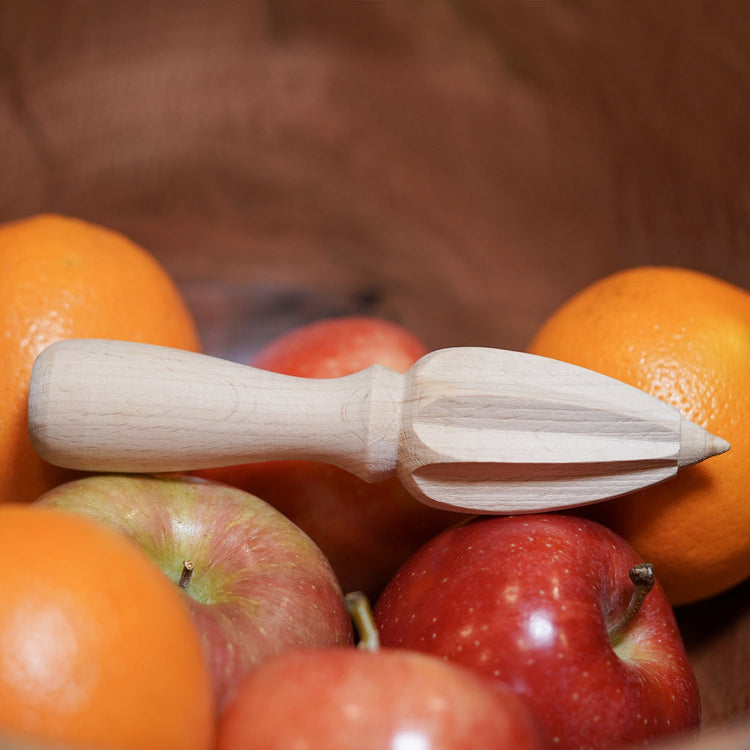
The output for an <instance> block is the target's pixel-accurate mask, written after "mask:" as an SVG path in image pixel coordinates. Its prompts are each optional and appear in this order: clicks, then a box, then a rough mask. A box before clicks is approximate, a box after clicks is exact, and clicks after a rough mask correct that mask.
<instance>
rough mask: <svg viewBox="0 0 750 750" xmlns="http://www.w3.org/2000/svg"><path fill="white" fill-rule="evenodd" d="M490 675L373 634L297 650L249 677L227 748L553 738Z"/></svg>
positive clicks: (224, 737) (525, 749)
mask: <svg viewBox="0 0 750 750" xmlns="http://www.w3.org/2000/svg"><path fill="white" fill-rule="evenodd" d="M360 645H362V642H360ZM488 683H489V681H488V680H486V679H484V678H482V677H480V676H479V675H476V674H474V673H473V672H471V671H470V670H468V669H465V668H463V667H461V666H459V665H453V664H450V663H448V662H446V661H443V660H441V659H437V658H435V657H432V656H429V655H426V654H420V653H418V652H416V651H407V650H402V649H379V648H378V647H377V644H373V643H372V642H371V641H368V642H367V647H366V648H328V649H315V650H310V649H304V650H298V651H287V652H285V653H284V654H281V655H280V656H277V657H275V658H273V659H270V660H268V661H267V662H265V663H264V664H263V665H262V666H261V667H259V668H258V669H257V670H255V671H254V672H252V673H251V674H249V675H248V676H247V677H246V678H245V679H244V680H243V682H242V683H241V684H240V686H239V687H238V689H237V693H236V695H235V698H234V700H233V701H232V702H231V703H230V704H229V706H228V707H227V710H226V712H225V713H224V715H223V717H222V719H221V722H220V726H219V739H218V743H217V750H245V748H254V750H282V748H283V749H284V750H286V749H287V748H296V747H304V748H306V750H351V749H352V748H357V749H358V750H381V749H382V750H385V749H386V748H387V749H388V750H429V749H432V750H435V749H436V748H443V749H444V750H459V749H460V750H543V749H544V748H548V747H549V745H548V742H547V737H546V735H545V734H544V732H543V731H542V730H541V728H540V727H539V724H538V723H537V721H536V719H535V717H534V716H533V714H532V713H531V711H530V709H529V708H528V706H526V705H525V704H524V702H523V701H522V699H520V698H519V697H518V696H516V695H515V694H514V693H513V692H512V691H511V690H510V689H509V688H505V689H504V690H501V689H500V688H498V689H493V688H492V687H490V685H489V684H488Z"/></svg>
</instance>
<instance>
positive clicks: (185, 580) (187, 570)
mask: <svg viewBox="0 0 750 750" xmlns="http://www.w3.org/2000/svg"><path fill="white" fill-rule="evenodd" d="M194 567H195V566H194V565H193V561H192V560H185V561H184V562H183V563H182V573H180V580H179V581H177V585H178V586H179V587H180V588H181V589H184V590H186V591H187V587H188V584H189V583H190V579H191V578H192V577H193V568H194Z"/></svg>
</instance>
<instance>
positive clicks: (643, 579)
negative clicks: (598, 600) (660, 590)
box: [609, 563, 655, 643]
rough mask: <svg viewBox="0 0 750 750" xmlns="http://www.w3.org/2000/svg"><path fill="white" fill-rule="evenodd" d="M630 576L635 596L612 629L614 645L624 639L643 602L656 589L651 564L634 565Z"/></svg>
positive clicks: (610, 635) (611, 636) (633, 595)
mask: <svg viewBox="0 0 750 750" xmlns="http://www.w3.org/2000/svg"><path fill="white" fill-rule="evenodd" d="M628 575H629V576H630V580H631V581H632V582H633V594H632V596H631V597H630V601H629V602H628V606H627V608H626V609H625V611H624V612H623V614H622V617H620V619H619V620H618V621H617V622H616V623H615V624H614V626H613V627H612V628H610V631H609V639H610V641H612V642H613V643H614V642H616V641H618V640H619V639H620V638H621V637H622V635H623V633H624V632H625V630H626V629H627V627H628V625H630V623H631V622H632V621H633V618H634V617H635V616H636V615H637V614H638V612H639V611H640V609H641V606H642V605H643V600H644V599H645V598H646V596H647V595H648V592H649V591H651V589H652V588H653V587H654V581H655V578H654V566H653V565H651V563H638V564H637V565H634V566H633V567H632V568H631V569H630V571H629V573H628Z"/></svg>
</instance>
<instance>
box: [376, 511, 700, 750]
mask: <svg viewBox="0 0 750 750" xmlns="http://www.w3.org/2000/svg"><path fill="white" fill-rule="evenodd" d="M550 550H554V551H553V552H550ZM639 562H642V560H641V559H640V558H639V557H638V556H637V554H636V553H635V552H634V551H633V549H632V548H631V547H630V546H629V545H628V544H627V542H625V541H624V540H623V539H621V538H620V537H618V536H617V535H615V534H614V533H613V532H611V531H610V530H608V529H606V528H605V527H603V526H601V525H599V524H597V523H595V522H593V521H589V520H588V519H581V518H577V517H575V516H572V515H564V514H544V515H530V516H517V517H481V518H477V519H476V520H474V521H472V522H470V523H465V524H462V525H460V526H456V527H455V528H451V529H449V530H447V531H444V532H443V533H441V534H440V535H438V536H437V537H435V538H434V539H433V540H432V541H430V542H428V543H427V544H426V545H424V546H423V547H422V549H420V550H419V551H418V552H417V553H416V554H415V555H414V556H413V557H412V558H411V559H410V560H409V561H407V563H406V564H405V565H404V566H403V567H402V568H401V570H400V571H399V572H398V573H397V574H396V576H395V577H394V578H393V579H392V581H391V582H390V584H389V585H388V586H387V587H386V589H385V590H384V591H383V593H382V595H381V596H380V598H379V599H378V601H377V602H376V605H375V608H374V611H375V617H376V623H377V626H378V629H379V631H380V633H381V640H382V643H383V644H384V645H385V646H391V647H400V648H415V649H422V650H427V651H429V652H430V653H433V654H437V655H439V656H442V657H444V658H447V659H449V660H451V661H456V662H458V663H461V664H463V665H466V666H469V667H470V668H472V669H475V670H477V671H479V672H481V673H484V674H486V675H488V676H489V677H490V678H491V679H492V680H495V681H497V682H498V683H501V684H503V685H509V686H510V687H511V688H512V689H513V690H514V691H515V692H516V693H517V694H519V695H520V696H522V697H523V698H524V699H525V700H526V701H527V702H528V703H529V704H530V705H531V706H532V708H533V709H534V710H535V712H536V713H537V715H538V716H539V717H540V719H541V721H542V723H543V724H544V725H545V727H546V729H547V731H548V733H549V736H550V738H551V739H552V741H553V742H554V744H555V746H556V747H559V748H564V749H568V748H570V749H571V750H572V749H573V748H576V749H578V748H587V747H596V748H607V747H615V746H617V745H625V744H632V743H640V742H643V741H646V740H651V739H655V738H660V737H663V736H665V735H670V734H679V733H690V732H694V731H696V730H697V729H698V728H699V726H700V717H701V707H700V698H699V695H698V690H697V684H696V680H695V675H694V673H693V671H692V667H691V666H690V663H689V661H688V659H687V655H686V653H685V649H684V645H683V643H682V639H681V636H680V633H679V631H678V628H677V624H676V621H675V618H674V613H673V611H672V608H671V606H670V604H669V601H668V600H667V598H666V596H665V594H664V591H663V589H662V588H661V587H660V585H659V583H658V580H657V582H656V585H655V586H654V588H653V589H652V590H651V592H650V593H649V594H648V595H647V596H646V598H645V600H644V602H643V605H642V607H641V610H640V611H639V613H638V615H637V616H636V618H635V619H634V620H633V621H632V622H631V623H630V625H629V626H628V628H627V629H626V631H625V634H624V636H623V637H622V638H621V639H620V641H619V642H617V643H614V644H613V643H612V642H611V640H610V635H609V630H610V628H612V627H613V625H614V624H615V622H616V621H617V620H618V619H619V617H620V616H621V615H622V613H623V612H624V611H625V609H626V608H627V605H628V602H629V600H630V597H631V594H632V591H633V584H632V582H631V581H630V578H629V570H630V568H631V567H633V565H635V564H636V563H639ZM415 570H418V571H419V575H414V574H413V572H414V571H415ZM426 633H429V638H425V637H424V636H425V634H426ZM636 717H637V718H636Z"/></svg>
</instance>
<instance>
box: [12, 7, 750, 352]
mask: <svg viewBox="0 0 750 750" xmlns="http://www.w3.org/2000/svg"><path fill="white" fill-rule="evenodd" d="M746 10H747V7H746V5H745V4H744V3H742V2H726V1H722V2H718V3H717V2H711V1H707V2H699V1H697V0H660V2H658V3H654V2H648V1H646V0H623V1H617V0H608V1H607V2H597V0H560V1H559V2H558V1H555V0H424V1H421V0H413V1H410V2H406V1H399V0H381V1H378V0H372V1H367V0H365V1H362V0H314V1H311V0H304V2H301V1H299V0H268V1H267V2H260V1H254V0H250V1H243V0H236V1H232V2H210V3H200V2H186V1H185V0H179V1H175V2H171V1H168V0H167V1H164V2H144V1H143V0H132V1H131V2H127V3H98V2H94V1H86V0H79V1H73V2H57V1H52V0H50V1H48V2H43V1H40V0H3V2H1V3H0V35H1V36H0V135H1V136H2V151H1V152H0V155H1V156H2V162H1V163H0V169H1V170H2V175H1V176H0V219H7V218H12V217H15V216H21V215H25V214H29V213H34V212H37V211H40V210H56V211H63V212H68V213H73V214H76V215H79V216H83V217H85V218H89V219H92V220H94V221H99V222H102V223H105V224H107V225H109V226H113V227H115V228H118V229H121V230H123V231H124V232H126V233H128V234H129V235H131V236H132V237H133V238H135V239H136V240H138V241H139V242H141V243H143V244H144V245H145V246H146V247H148V248H149V249H151V250H152V251H153V252H155V253H157V254H158V255H159V256H160V257H161V258H162V259H163V261H164V263H165V264H166V265H167V266H168V267H169V269H170V270H171V271H172V272H173V273H174V274H175V275H176V276H177V278H178V279H179V280H180V282H181V283H182V284H183V285H184V288H185V290H186V294H187V295H188V296H189V298H190V299H191V301H192V302H193V303H194V304H195V306H196V309H197V312H198V313H199V314H200V318H201V325H202V327H203V329H204V337H205V339H206V346H207V347H208V348H210V349H211V350H216V351H221V352H223V353H229V354H231V355H233V356H238V357H241V356H243V355H244V354H245V353H246V351H248V350H251V349H252V348H253V347H254V346H256V345H257V344H258V343H260V342H261V341H262V340H265V339H266V338H268V337H269V336H271V335H273V334H274V333H276V332H278V330H280V329H282V328H284V327H287V326H288V325H290V322H292V321H298V320H304V319H309V318H313V317H319V316H321V315H324V314H329V313H338V312H351V311H365V312H373V313H377V314H382V315H385V316H388V317H391V318H394V319H398V320H400V321H401V322H403V323H405V324H406V325H408V326H410V327H412V328H413V329H415V330H416V331H417V332H418V333H419V334H421V335H422V336H423V337H425V338H426V339H427V340H428V343H429V344H430V345H433V346H438V345H446V344H489V345H494V346H503V347H508V348H520V347H523V346H524V345H525V344H526V342H527V341H528V339H529V337H530V336H531V334H532V333H533V331H534V330H535V328H536V326H537V325H538V324H539V323H540V322H541V321H542V319H543V318H544V316H545V315H546V314H547V313H549V312H550V311H551V310H552V309H553V308H554V307H555V306H556V305H557V304H558V303H559V302H560V301H561V300H562V299H563V298H565V297H566V296H568V295H569V294H571V293H572V292H573V291H575V290H577V289H578V288H579V287H581V286H582V285H584V284H586V283H587V282H589V281H591V280H593V279H594V278H596V277H598V276H601V275H603V274H605V273H608V272H609V271H612V270H614V269H615V268H618V267H621V266H625V265H631V264H636V263H679V264H683V265H690V266H693V267H696V268H699V269H702V270H706V271H710V272H712V273H714V274H716V275H719V276H722V277H725V278H728V279H730V280H733V281H735V282H737V283H739V284H742V285H746V286H750V253H749V252H748V242H749V241H750V240H749V238H748V216H749V214H750V205H749V201H750V193H749V192H748V179H747V166H748V164H750V155H749V154H748V149H747V136H746V123H747V122H748V119H749V118H748V115H750V100H749V99H748V96H747V92H748V82H749V81H750V56H749V54H748V41H750V15H749V14H747V13H746ZM228 320H232V321H233V324H236V321H237V320H242V321H243V322H244V325H243V327H242V329H241V330H230V328H228V326H229V323H228V322H227V321H228Z"/></svg>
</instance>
